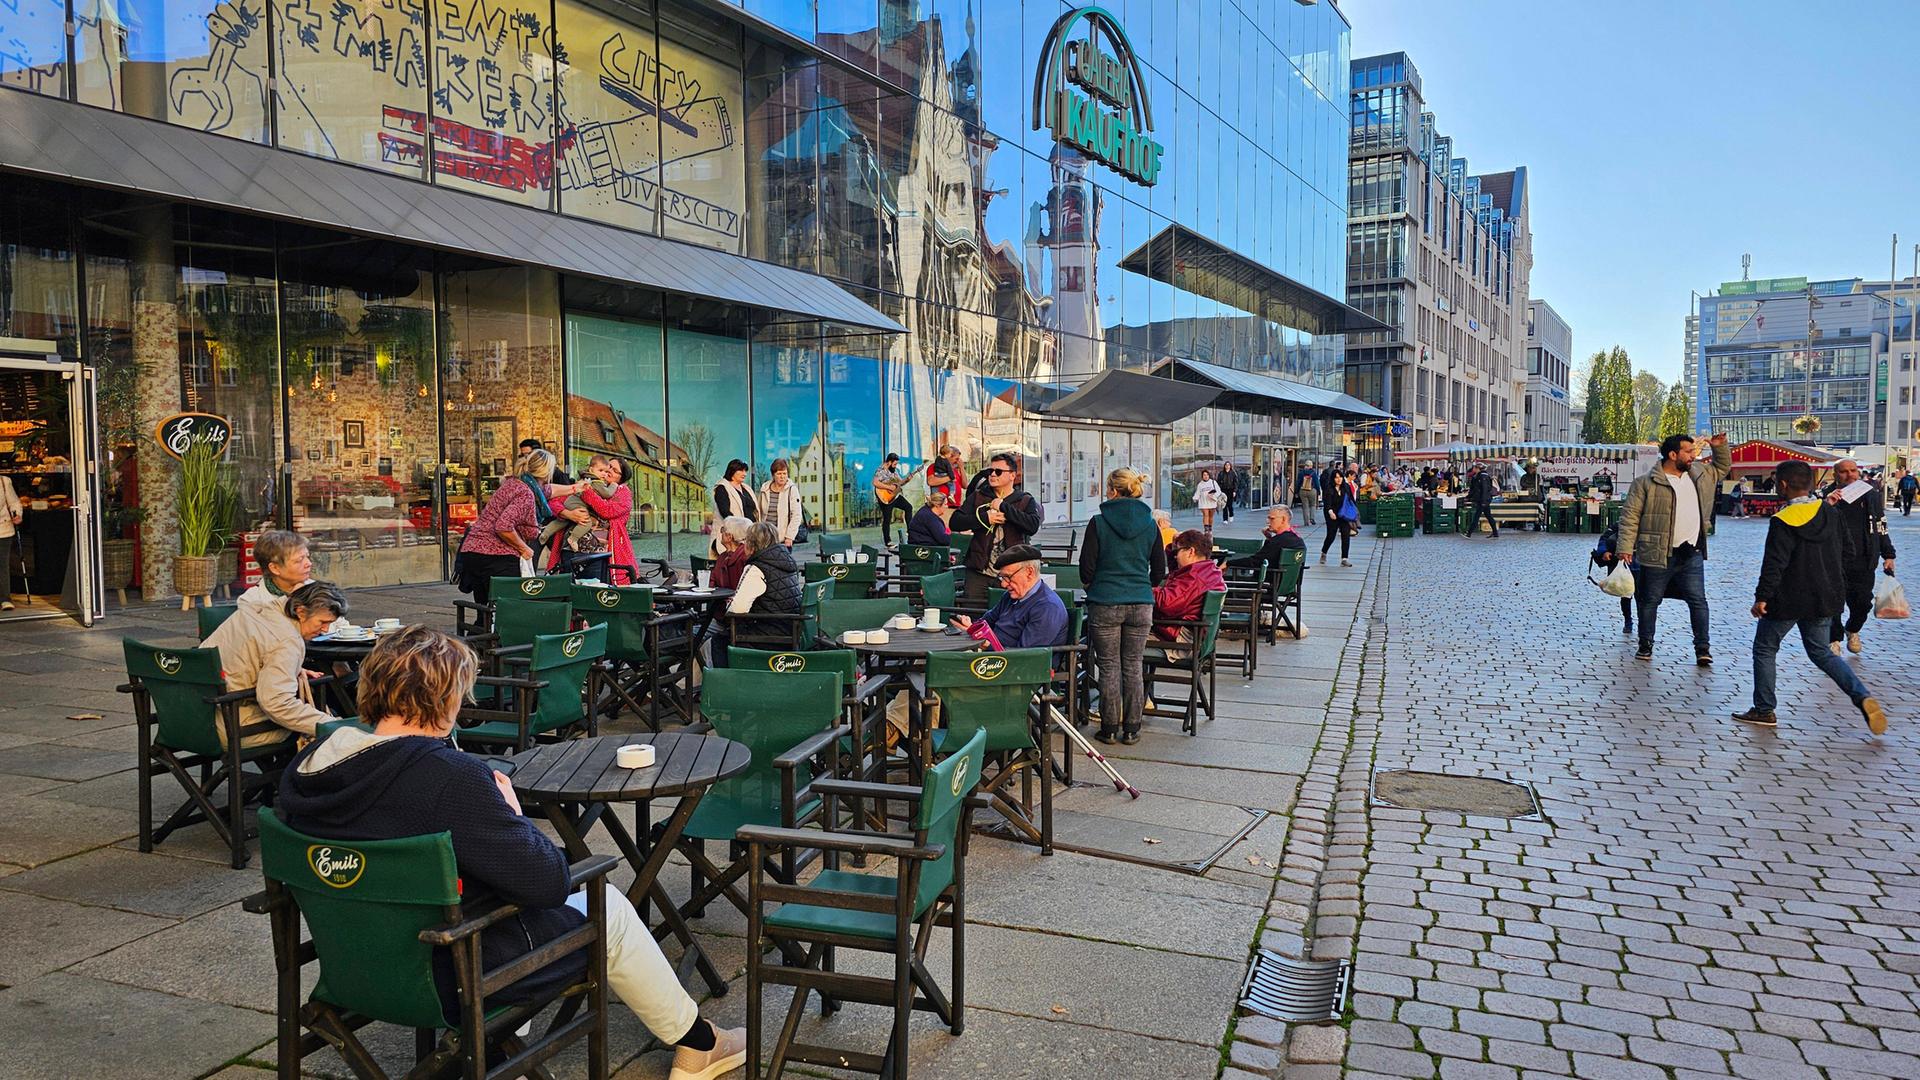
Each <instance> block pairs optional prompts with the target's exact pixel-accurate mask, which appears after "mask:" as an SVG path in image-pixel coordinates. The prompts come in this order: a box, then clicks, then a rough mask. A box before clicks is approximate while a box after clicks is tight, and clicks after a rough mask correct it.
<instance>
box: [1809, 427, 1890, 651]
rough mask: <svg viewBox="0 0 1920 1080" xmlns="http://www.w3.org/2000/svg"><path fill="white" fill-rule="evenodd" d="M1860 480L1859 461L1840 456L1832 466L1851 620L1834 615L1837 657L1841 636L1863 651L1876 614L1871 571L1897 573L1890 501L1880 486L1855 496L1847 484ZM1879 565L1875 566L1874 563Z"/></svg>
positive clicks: (1833, 505)
mask: <svg viewBox="0 0 1920 1080" xmlns="http://www.w3.org/2000/svg"><path fill="white" fill-rule="evenodd" d="M1859 479H1860V463H1859V462H1857V461H1854V460H1853V459H1851V458H1841V459H1840V461H1839V463H1838V464H1836V465H1834V467H1833V483H1832V484H1831V485H1829V486H1828V488H1827V492H1826V495H1827V507H1828V509H1829V511H1830V512H1832V513H1833V514H1834V515H1835V517H1836V518H1838V526H1839V529H1840V552H1841V560H1842V563H1841V565H1842V567H1843V569H1844V570H1845V572H1846V592H1847V621H1846V623H1845V624H1844V625H1843V624H1842V623H1841V622H1840V616H1838V615H1835V616H1834V617H1833V629H1832V633H1831V634H1830V635H1829V636H1830V637H1831V638H1832V639H1833V645H1832V646H1831V648H1832V649H1833V652H1834V655H1836V656H1838V655H1839V654H1840V634H1841V632H1842V631H1843V630H1844V631H1845V633H1846V635H1847V648H1848V649H1850V650H1852V651H1853V652H1856V653H1857V652H1859V651H1860V631H1861V630H1863V629H1865V628H1866V625H1867V616H1868V615H1870V614H1872V612H1873V572H1874V570H1876V569H1885V570H1886V572H1887V573H1889V574H1891V573H1893V537H1891V536H1888V535H1887V497H1886V495H1885V494H1884V493H1882V492H1881V490H1880V485H1878V484H1871V485H1869V486H1868V487H1867V490H1865V491H1863V492H1860V493H1859V494H1857V495H1855V496H1854V497H1853V498H1851V499H1849V498H1848V497H1847V494H1846V491H1847V488H1848V487H1849V486H1851V485H1852V484H1854V483H1855V482H1856V481H1858V480H1859ZM1876 564H1877V565H1876Z"/></svg>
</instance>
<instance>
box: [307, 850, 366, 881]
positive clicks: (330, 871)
mask: <svg viewBox="0 0 1920 1080" xmlns="http://www.w3.org/2000/svg"><path fill="white" fill-rule="evenodd" d="M307 866H308V867H310V868H311V869H312V870H313V876H314V877H317V878H319V879H320V880H321V881H324V882H326V883H327V884H328V885H331V886H333V887H334V888H336V889H344V888H347V887H348V886H350V885H352V884H353V883H354V882H356V881H359V880H360V875H361V874H363V873H365V872H366V869H367V857H366V856H365V855H363V854H361V853H360V852H358V851H355V850H354V849H352V848H349V847H334V846H332V845H331V844H314V845H311V846H310V847H308V848H307Z"/></svg>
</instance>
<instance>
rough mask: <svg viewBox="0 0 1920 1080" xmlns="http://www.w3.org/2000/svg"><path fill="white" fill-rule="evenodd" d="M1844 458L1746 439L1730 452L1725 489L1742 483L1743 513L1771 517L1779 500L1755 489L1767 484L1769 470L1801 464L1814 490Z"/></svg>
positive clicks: (1814, 449)
mask: <svg viewBox="0 0 1920 1080" xmlns="http://www.w3.org/2000/svg"><path fill="white" fill-rule="evenodd" d="M1846 456H1847V455H1845V454H1836V453H1834V452H1833V451H1831V450H1822V449H1820V448H1819V447H1817V446H1802V445H1800V444H1799V443H1783V442H1775V441H1773V440H1772V439H1748V440H1747V441H1746V442H1743V443H1741V444H1739V445H1738V446H1735V447H1734V448H1733V471H1732V473H1731V474H1730V475H1729V476H1728V478H1727V485H1728V486H1729V487H1731V486H1732V484H1733V482H1734V481H1736V480H1737V481H1743V482H1744V483H1745V485H1746V491H1745V493H1744V494H1743V495H1742V497H1741V503H1742V508H1743V512H1745V513H1747V514H1758V515H1766V514H1771V513H1773V512H1774V511H1775V510H1778V509H1780V499H1779V497H1778V496H1776V495H1774V494H1773V493H1772V492H1770V491H1756V490H1755V485H1756V484H1758V483H1760V482H1762V481H1770V480H1771V478H1772V476H1773V470H1775V469H1777V468H1779V467H1780V465H1781V464H1782V463H1784V462H1788V461H1804V462H1806V463H1807V464H1808V465H1811V466H1813V482H1814V485H1815V486H1816V487H1817V486H1819V485H1821V484H1824V483H1826V482H1827V480H1828V479H1830V477H1829V475H1827V474H1828V473H1830V472H1831V470H1832V469H1833V466H1834V464H1835V463H1836V462H1839V461H1842V460H1844V459H1845V458H1846ZM1823 470H1824V471H1823Z"/></svg>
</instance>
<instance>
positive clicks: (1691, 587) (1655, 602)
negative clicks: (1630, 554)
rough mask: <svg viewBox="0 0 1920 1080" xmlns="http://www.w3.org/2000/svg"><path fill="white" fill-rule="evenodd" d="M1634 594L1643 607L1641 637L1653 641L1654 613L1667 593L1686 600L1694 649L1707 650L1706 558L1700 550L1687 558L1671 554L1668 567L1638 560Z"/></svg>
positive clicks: (1641, 607)
mask: <svg viewBox="0 0 1920 1080" xmlns="http://www.w3.org/2000/svg"><path fill="white" fill-rule="evenodd" d="M1633 569H1634V576H1635V579H1636V580H1635V582H1634V587H1633V596H1634V599H1635V601H1636V602H1637V605H1638V607H1639V608H1640V640H1641V641H1643V642H1646V643H1647V644H1652V643H1653V621H1654V615H1655V613H1656V612H1658V611H1659V610H1660V601H1661V600H1662V599H1664V598H1666V597H1668V596H1671V597H1673V598H1674V599H1675V600H1684V601H1686V604H1687V613H1688V614H1689V615H1691V616H1692V617H1693V651H1694V652H1696V653H1703V652H1706V651H1707V639H1708V634H1707V560H1705V559H1703V558H1701V557H1700V553H1699V552H1698V551H1695V552H1692V553H1690V554H1688V555H1687V556H1686V557H1684V558H1674V557H1671V556H1670V557H1668V559H1667V565H1665V566H1646V565H1643V564H1641V563H1635V564H1634V566H1633Z"/></svg>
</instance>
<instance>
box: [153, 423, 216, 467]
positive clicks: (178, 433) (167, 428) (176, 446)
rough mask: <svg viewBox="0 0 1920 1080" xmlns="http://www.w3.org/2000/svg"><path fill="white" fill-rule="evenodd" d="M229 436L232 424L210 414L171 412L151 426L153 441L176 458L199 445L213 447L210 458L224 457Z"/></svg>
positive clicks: (181, 456)
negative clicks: (171, 413)
mask: <svg viewBox="0 0 1920 1080" xmlns="http://www.w3.org/2000/svg"><path fill="white" fill-rule="evenodd" d="M232 439H233V425H232V424H229V423H227V418H226V417H224V416H215V415H214V414H212V413H198V412H188V413H174V414H173V415H172V416H169V417H167V418H166V419H165V420H162V421H160V423H158V424H157V425H155V426H154V429H153V441H155V442H157V443H159V444H160V449H162V450H165V451H166V452H167V453H168V454H170V455H172V456H173V457H176V458H184V457H186V456H187V451H189V450H191V449H193V448H194V447H195V446H196V445H202V444H204V445H206V446H209V447H212V448H213V456H214V457H216V458H219V457H225V456H226V453H227V443H228V442H230V441H232Z"/></svg>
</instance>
